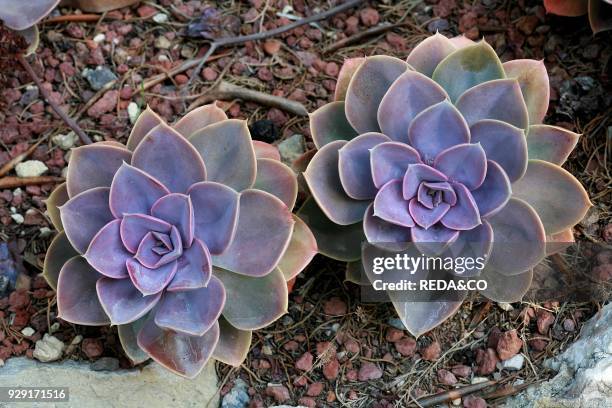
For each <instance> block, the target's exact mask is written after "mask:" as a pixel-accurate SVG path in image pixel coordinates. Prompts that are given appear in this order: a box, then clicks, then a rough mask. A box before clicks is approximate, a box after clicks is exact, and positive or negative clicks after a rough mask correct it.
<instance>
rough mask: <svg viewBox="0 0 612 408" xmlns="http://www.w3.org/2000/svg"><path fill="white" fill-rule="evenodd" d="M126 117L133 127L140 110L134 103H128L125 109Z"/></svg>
mask: <svg viewBox="0 0 612 408" xmlns="http://www.w3.org/2000/svg"><path fill="white" fill-rule="evenodd" d="M127 113H128V117H129V118H130V123H131V124H132V125H133V124H134V123H136V120H137V119H138V116H140V108H139V107H138V104H137V103H136V102H130V104H129V105H128V107H127Z"/></svg>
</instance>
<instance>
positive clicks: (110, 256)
mask: <svg viewBox="0 0 612 408" xmlns="http://www.w3.org/2000/svg"><path fill="white" fill-rule="evenodd" d="M120 225H121V220H113V221H111V222H109V223H108V224H106V225H105V226H104V227H102V229H101V230H100V231H98V233H97V234H96V236H95V237H93V239H92V240H91V243H90V244H89V248H87V252H85V255H84V256H85V259H87V262H89V264H90V265H91V266H93V268H94V269H95V270H97V271H98V272H100V273H101V274H102V275H104V276H107V277H109V278H115V279H123V278H127V277H128V271H127V267H126V266H125V262H126V261H127V260H128V259H129V258H131V257H132V254H131V253H130V252H128V251H127V250H126V249H125V247H124V246H123V242H122V241H121V234H120V233H119V229H120Z"/></svg>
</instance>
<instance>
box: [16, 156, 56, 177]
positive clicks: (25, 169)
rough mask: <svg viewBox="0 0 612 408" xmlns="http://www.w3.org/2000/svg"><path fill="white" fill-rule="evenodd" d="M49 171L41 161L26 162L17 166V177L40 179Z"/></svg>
mask: <svg viewBox="0 0 612 408" xmlns="http://www.w3.org/2000/svg"><path fill="white" fill-rule="evenodd" d="M47 170H49V169H48V168H47V166H45V163H43V162H41V161H40V160H26V161H24V162H21V163H19V164H18V165H17V166H15V171H16V172H17V177H38V176H41V175H42V174H43V173H44V172H46V171H47Z"/></svg>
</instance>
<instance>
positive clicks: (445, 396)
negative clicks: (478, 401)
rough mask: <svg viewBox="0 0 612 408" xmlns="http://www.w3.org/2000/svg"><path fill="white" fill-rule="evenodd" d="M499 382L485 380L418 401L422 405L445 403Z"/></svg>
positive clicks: (429, 405)
mask: <svg viewBox="0 0 612 408" xmlns="http://www.w3.org/2000/svg"><path fill="white" fill-rule="evenodd" d="M495 384H497V381H484V382H481V383H477V384H471V385H468V386H465V387H462V388H457V389H455V390H448V391H444V392H441V393H438V394H435V395H431V396H429V397H424V398H420V399H418V400H417V401H418V403H419V405H420V406H422V407H431V406H434V405H439V404H444V403H445V402H448V401H452V400H455V399H457V398H463V397H465V396H466V395H470V394H473V393H475V392H476V391H480V390H484V389H485V388H489V387H491V386H493V385H495Z"/></svg>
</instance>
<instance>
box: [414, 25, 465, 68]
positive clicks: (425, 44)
mask: <svg viewBox="0 0 612 408" xmlns="http://www.w3.org/2000/svg"><path fill="white" fill-rule="evenodd" d="M455 49H456V47H455V46H454V45H453V43H452V42H451V41H450V40H449V39H448V38H446V37H445V36H443V35H442V34H439V33H436V34H434V35H432V36H431V37H427V38H426V39H424V40H423V41H421V42H420V43H419V44H418V45H417V46H416V47H414V49H413V50H412V51H411V52H410V54H409V55H408V59H406V62H408V64H410V66H411V67H413V68H414V69H416V70H417V71H419V72H421V73H423V74H425V75H427V76H428V77H431V75H432V74H433V72H434V70H435V69H436V67H437V66H438V64H439V63H440V62H441V61H442V60H443V59H444V58H446V57H447V56H448V55H449V54H451V53H452V52H453V51H455Z"/></svg>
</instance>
